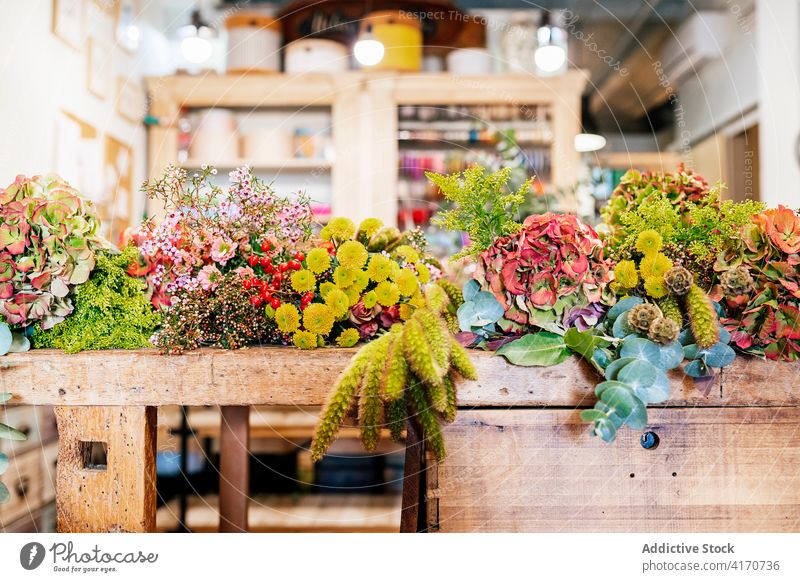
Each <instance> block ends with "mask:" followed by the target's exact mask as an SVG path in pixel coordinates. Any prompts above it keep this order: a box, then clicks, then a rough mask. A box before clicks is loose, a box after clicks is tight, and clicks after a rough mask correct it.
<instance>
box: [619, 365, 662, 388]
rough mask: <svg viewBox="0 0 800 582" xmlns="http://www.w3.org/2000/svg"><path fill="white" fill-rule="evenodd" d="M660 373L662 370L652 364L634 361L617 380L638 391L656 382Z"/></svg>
mask: <svg viewBox="0 0 800 582" xmlns="http://www.w3.org/2000/svg"><path fill="white" fill-rule="evenodd" d="M659 373H660V370H659V369H658V368H656V367H655V366H654V365H653V364H651V363H650V362H645V361H644V360H634V361H632V362H631V363H629V364H628V365H627V366H624V367H623V368H622V369H621V370H620V371H619V372H618V373H617V380H618V381H619V382H623V383H625V384H627V385H628V386H630V387H631V388H633V389H636V388H639V387H640V386H649V385H650V384H652V383H653V382H655V381H656V377H657V376H658V374H659Z"/></svg>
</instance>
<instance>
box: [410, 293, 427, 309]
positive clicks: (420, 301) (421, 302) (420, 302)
mask: <svg viewBox="0 0 800 582" xmlns="http://www.w3.org/2000/svg"><path fill="white" fill-rule="evenodd" d="M408 303H409V304H410V305H413V306H414V307H417V308H422V307H425V296H424V295H423V294H422V293H417V294H416V295H414V296H413V297H412V298H411V299H409V300H408Z"/></svg>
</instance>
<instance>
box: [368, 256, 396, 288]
mask: <svg viewBox="0 0 800 582" xmlns="http://www.w3.org/2000/svg"><path fill="white" fill-rule="evenodd" d="M392 264H394V261H392V260H391V259H390V258H389V257H387V256H386V255H372V257H370V259H369V265H367V275H369V278H370V279H372V280H373V281H375V282H376V283H380V282H381V281H385V280H386V279H387V278H388V277H389V274H390V273H391V272H392Z"/></svg>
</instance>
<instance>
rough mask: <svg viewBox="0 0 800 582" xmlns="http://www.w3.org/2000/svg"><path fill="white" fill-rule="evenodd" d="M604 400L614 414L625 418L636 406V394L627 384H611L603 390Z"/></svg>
mask: <svg viewBox="0 0 800 582" xmlns="http://www.w3.org/2000/svg"><path fill="white" fill-rule="evenodd" d="M602 398H603V402H605V403H606V404H607V405H608V406H609V407H610V408H611V409H612V410H611V411H612V412H613V413H614V414H616V415H617V416H619V417H620V418H625V417H626V416H628V415H629V414H630V413H631V412H633V409H634V408H635V407H636V400H637V398H636V396H635V395H634V393H633V391H632V390H631V389H630V388H628V387H627V386H609V387H608V388H606V389H605V390H603V396H602Z"/></svg>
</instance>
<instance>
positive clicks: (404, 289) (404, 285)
mask: <svg viewBox="0 0 800 582" xmlns="http://www.w3.org/2000/svg"><path fill="white" fill-rule="evenodd" d="M395 283H397V287H398V288H399V289H400V293H401V294H402V295H405V296H406V297H410V296H411V295H414V294H415V293H417V292H418V291H419V282H418V281H417V275H416V273H414V271H412V270H411V269H402V270H401V271H400V274H399V275H398V276H397V279H396V280H395Z"/></svg>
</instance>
